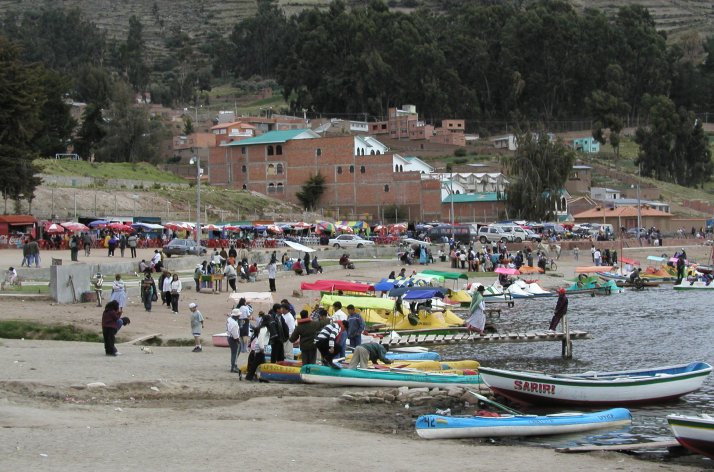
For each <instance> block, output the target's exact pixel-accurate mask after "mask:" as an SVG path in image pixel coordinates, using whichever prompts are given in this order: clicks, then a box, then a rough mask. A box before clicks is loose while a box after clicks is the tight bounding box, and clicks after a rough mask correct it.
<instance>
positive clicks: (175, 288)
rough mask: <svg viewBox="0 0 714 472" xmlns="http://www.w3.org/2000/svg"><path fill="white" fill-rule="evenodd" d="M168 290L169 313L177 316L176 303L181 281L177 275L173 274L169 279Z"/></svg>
mask: <svg viewBox="0 0 714 472" xmlns="http://www.w3.org/2000/svg"><path fill="white" fill-rule="evenodd" d="M169 290H171V294H170V297H171V313H172V314H174V315H178V302H179V296H180V295H181V281H180V280H179V276H178V274H174V275H173V276H172V277H171V283H170V284H169Z"/></svg>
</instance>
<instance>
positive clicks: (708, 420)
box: [667, 415, 714, 459]
mask: <svg viewBox="0 0 714 472" xmlns="http://www.w3.org/2000/svg"><path fill="white" fill-rule="evenodd" d="M667 422H668V423H669V427H670V428H672V432H673V433H674V437H675V438H677V441H678V442H679V444H681V445H682V446H684V447H686V448H687V449H689V450H690V451H692V452H695V453H697V454H702V455H704V456H707V457H709V458H711V459H714V417H711V416H709V415H701V416H686V415H669V416H667Z"/></svg>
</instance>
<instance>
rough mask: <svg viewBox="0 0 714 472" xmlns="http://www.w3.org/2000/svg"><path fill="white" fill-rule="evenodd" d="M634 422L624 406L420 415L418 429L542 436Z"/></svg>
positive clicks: (457, 434) (427, 433) (424, 433)
mask: <svg viewBox="0 0 714 472" xmlns="http://www.w3.org/2000/svg"><path fill="white" fill-rule="evenodd" d="M631 422H632V415H631V414H630V411H629V410H627V409H625V408H613V409H611V410H605V411H598V412H594V413H557V414H554V415H545V416H536V415H504V416H494V417H491V416H467V417H463V416H441V415H423V416H420V417H419V418H417V421H416V431H417V434H418V435H419V437H422V438H425V439H455V438H484V437H504V436H543V435H551V434H569V433H580V432H583V431H591V430H594V429H601V428H615V427H620V426H625V425H629V424H630V423H631Z"/></svg>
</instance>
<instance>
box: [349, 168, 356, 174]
mask: <svg viewBox="0 0 714 472" xmlns="http://www.w3.org/2000/svg"><path fill="white" fill-rule="evenodd" d="M354 173H355V166H350V174H354Z"/></svg>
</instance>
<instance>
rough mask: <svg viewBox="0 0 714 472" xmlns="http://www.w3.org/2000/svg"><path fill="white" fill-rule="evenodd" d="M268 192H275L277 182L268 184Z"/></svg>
mask: <svg viewBox="0 0 714 472" xmlns="http://www.w3.org/2000/svg"><path fill="white" fill-rule="evenodd" d="M268 193H275V184H274V183H272V182H270V183H269V184H268Z"/></svg>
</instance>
